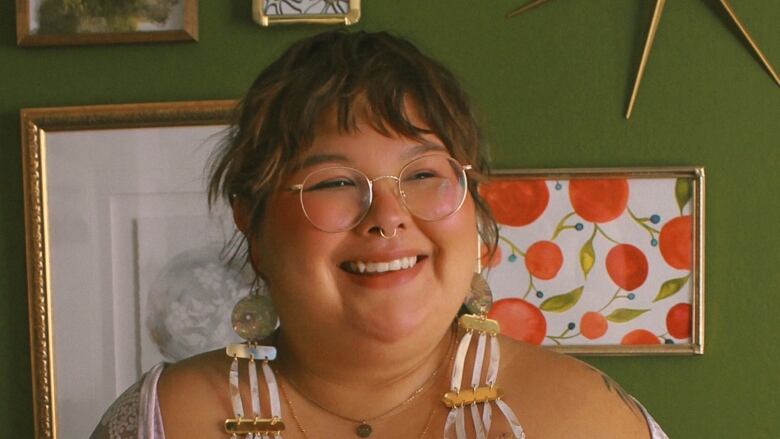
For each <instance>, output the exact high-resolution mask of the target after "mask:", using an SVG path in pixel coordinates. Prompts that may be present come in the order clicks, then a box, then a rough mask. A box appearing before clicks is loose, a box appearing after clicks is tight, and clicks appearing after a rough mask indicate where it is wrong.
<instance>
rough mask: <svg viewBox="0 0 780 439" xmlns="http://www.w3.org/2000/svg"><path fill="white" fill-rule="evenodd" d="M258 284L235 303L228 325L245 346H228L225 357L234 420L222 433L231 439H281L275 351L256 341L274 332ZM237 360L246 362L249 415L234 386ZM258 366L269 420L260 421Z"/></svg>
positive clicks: (268, 302) (271, 313) (265, 298)
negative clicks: (272, 366)
mask: <svg viewBox="0 0 780 439" xmlns="http://www.w3.org/2000/svg"><path fill="white" fill-rule="evenodd" d="M258 282H259V281H257V282H255V284H254V285H253V287H252V289H251V291H250V292H249V295H247V296H246V297H244V298H243V299H241V300H239V301H238V302H237V303H236V305H235V307H234V308H233V313H232V315H231V321H232V323H233V330H234V331H235V332H236V334H238V335H239V337H241V338H243V339H244V340H246V342H245V343H236V344H230V345H228V346H227V347H226V348H225V353H226V354H227V355H228V356H229V357H230V358H232V359H233V361H232V363H231V364H230V373H229V375H228V383H229V386H230V401H231V404H232V406H233V414H234V418H229V419H226V420H225V432H226V433H228V434H230V435H231V438H233V439H237V438H238V437H239V436H241V437H244V438H246V439H266V438H270V437H275V438H281V437H282V431H283V430H284V422H283V421H282V410H281V404H280V402H279V388H278V386H277V382H276V377H275V376H274V373H273V370H272V369H271V367H270V366H269V365H268V362H269V361H273V360H274V359H276V348H275V347H273V346H263V345H260V344H259V342H260V340H262V339H264V338H266V337H268V336H269V335H271V333H273V331H274V329H276V324H277V316H276V312H275V311H274V309H273V303H272V302H271V299H270V298H269V297H268V296H266V295H263V294H261V293H260V288H259V285H258ZM239 359H244V360H248V361H247V366H248V376H249V394H250V407H251V411H252V413H251V415H250V416H245V413H244V403H243V401H242V400H241V391H240V387H239V382H238V369H239ZM258 361H260V362H261V363H262V366H261V367H262V369H263V378H264V381H265V385H266V391H267V392H268V400H269V403H270V404H269V405H270V410H269V411H270V417H265V418H264V417H262V415H263V413H262V412H263V410H262V408H261V407H260V386H259V385H258V378H257V362H258Z"/></svg>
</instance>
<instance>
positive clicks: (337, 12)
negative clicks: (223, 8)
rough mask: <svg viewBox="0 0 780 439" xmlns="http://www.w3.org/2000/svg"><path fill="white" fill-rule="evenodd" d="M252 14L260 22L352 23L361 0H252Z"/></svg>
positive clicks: (357, 18)
mask: <svg viewBox="0 0 780 439" xmlns="http://www.w3.org/2000/svg"><path fill="white" fill-rule="evenodd" d="M252 17H253V18H254V20H255V21H256V22H257V23H258V24H260V25H262V26H270V25H272V24H299V23H319V24H344V25H350V24H355V23H357V22H358V20H360V0H252Z"/></svg>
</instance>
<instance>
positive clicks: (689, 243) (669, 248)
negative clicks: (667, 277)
mask: <svg viewBox="0 0 780 439" xmlns="http://www.w3.org/2000/svg"><path fill="white" fill-rule="evenodd" d="M691 232H692V227H691V216H690V215H683V216H678V217H676V218H672V219H670V220H669V221H668V222H667V223H666V224H664V226H663V227H662V228H661V233H660V235H659V236H658V248H659V249H660V250H661V256H663V258H664V261H666V263H667V264H669V265H670V266H672V267H674V268H677V269H680V270H690V269H691V253H692V252H691V249H692V247H693V239H692V235H691Z"/></svg>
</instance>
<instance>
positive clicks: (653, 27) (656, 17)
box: [626, 0, 666, 119]
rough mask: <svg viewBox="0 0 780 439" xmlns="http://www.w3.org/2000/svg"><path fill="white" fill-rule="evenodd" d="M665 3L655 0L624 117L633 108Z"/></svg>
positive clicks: (663, 0)
mask: <svg viewBox="0 0 780 439" xmlns="http://www.w3.org/2000/svg"><path fill="white" fill-rule="evenodd" d="M664 5H666V0H656V2H655V10H654V11H653V19H652V20H651V21H650V29H649V30H648V31H647V40H645V49H644V51H642V59H641V60H640V61H639V69H638V70H637V72H636V79H634V89H633V90H632V91H631V99H630V100H629V101H628V109H627V110H626V119H630V118H631V112H632V111H633V110H634V103H636V96H637V94H638V93H639V83H640V82H642V76H643V75H644V73H645V67H646V66H647V59H648V58H649V57H650V50H651V49H652V48H653V41H654V40H655V33H656V31H657V30H658V24H659V23H660V22H661V13H662V12H663V10H664Z"/></svg>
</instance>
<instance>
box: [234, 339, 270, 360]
mask: <svg viewBox="0 0 780 439" xmlns="http://www.w3.org/2000/svg"><path fill="white" fill-rule="evenodd" d="M225 352H226V353H227V355H228V357H231V358H236V357H237V358H243V359H247V360H249V359H250V358H254V359H255V360H258V361H259V360H268V361H273V360H275V359H276V348H274V347H273V346H261V345H256V344H248V343H233V344H229V345H227V347H226V348H225Z"/></svg>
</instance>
